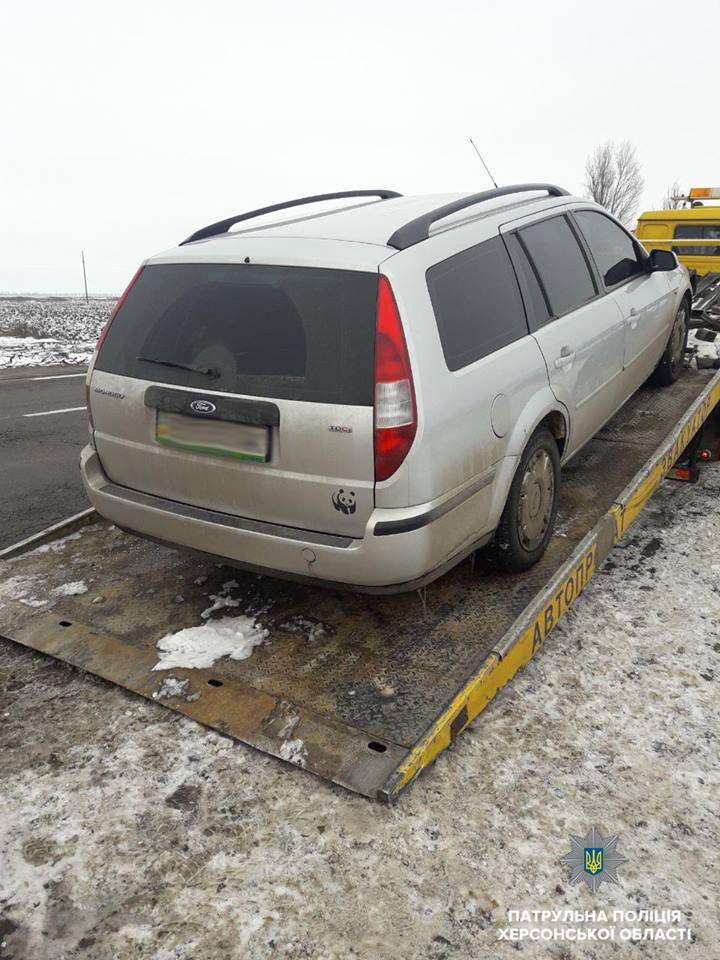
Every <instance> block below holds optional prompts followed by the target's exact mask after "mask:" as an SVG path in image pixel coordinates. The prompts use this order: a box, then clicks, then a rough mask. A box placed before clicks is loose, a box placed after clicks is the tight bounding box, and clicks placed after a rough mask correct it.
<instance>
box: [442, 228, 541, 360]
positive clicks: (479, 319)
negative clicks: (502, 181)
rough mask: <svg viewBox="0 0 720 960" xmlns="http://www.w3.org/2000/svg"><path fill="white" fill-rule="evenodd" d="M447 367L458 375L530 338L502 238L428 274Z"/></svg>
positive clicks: (479, 246) (446, 263) (482, 245)
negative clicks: (474, 363) (513, 343)
mask: <svg viewBox="0 0 720 960" xmlns="http://www.w3.org/2000/svg"><path fill="white" fill-rule="evenodd" d="M427 284H428V290H429V291H430V299H431V300H432V305H433V309H434V311H435V318H436V320H437V325H438V330H439V332H440V340H441V341H442V347H443V352H444V354H445V362H446V363H447V365H448V368H449V369H450V370H459V369H460V368H461V367H465V366H467V365H468V364H469V363H472V362H473V361H474V360H479V359H480V358H481V357H486V356H487V355H488V354H490V353H493V352H494V351H495V350H499V349H500V348H501V347H504V346H506V345H507V344H508V343H512V342H513V341H514V340H518V339H519V338H520V337H523V336H525V335H526V334H527V332H528V331H527V323H526V321H525V313H524V311H523V305H522V300H521V299H520V291H519V289H518V285H517V280H516V279H515V273H514V272H513V268H512V264H511V263H510V258H509V257H508V254H507V250H506V249H505V245H504V244H503V242H502V240H501V239H500V237H494V238H493V239H492V240H487V241H486V242H485V243H481V244H479V245H478V246H476V247H471V248H470V249H469V250H463V252H462V253H458V254H456V256H454V257H450V258H449V259H448V260H443V262H442V263H438V264H436V265H435V266H434V267H430V269H429V270H428V271H427Z"/></svg>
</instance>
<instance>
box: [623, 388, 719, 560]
mask: <svg viewBox="0 0 720 960" xmlns="http://www.w3.org/2000/svg"><path fill="white" fill-rule="evenodd" d="M718 403H720V383H718V384H716V385H715V387H713V389H712V390H711V391H710V393H708V395H707V397H705V399H704V400H703V402H702V403H701V404H700V406H699V407H698V408H697V410H696V411H695V413H694V414H693V415H692V417H691V418H690V419H689V420H688V422H687V423H686V424H685V425H684V426H683V428H682V429H681V430H680V432H679V433H678V435H677V437H676V439H675V441H674V443H673V445H672V446H671V447H670V448H669V450H667V452H666V453H664V454H663V455H662V456H661V457H660V458H659V460H657V462H656V463H655V465H654V466H653V468H652V469H651V470H650V473H649V474H648V475H647V477H645V479H644V480H643V481H642V483H641V484H640V485H639V486H638V488H637V490H634V491H633V493H632V495H631V496H630V497H629V499H628V501H627V503H625V504H619V503H616V504H613V506H612V507H611V512H612V514H613V517H614V520H615V539H614V542H615V543H617V542H618V540H619V539H620V537H621V536H622V535H623V534H624V533H625V531H626V530H627V529H628V527H630V526H631V525H632V524H633V523H634V522H635V521H636V520H637V518H638V516H639V515H640V513H641V511H642V509H643V507H644V506H645V504H646V503H647V502H648V500H649V499H650V497H652V495H653V494H654V493H655V491H656V490H657V488H658V486H659V485H660V483H661V481H662V480H663V478H664V477H665V476H667V474H668V473H669V472H670V470H672V468H673V466H674V464H675V462H676V461H677V459H678V457H679V456H680V454H681V453H682V452H683V450H684V449H685V447H686V446H687V445H688V444H689V443H690V441H691V440H692V438H693V437H694V436H695V434H696V433H697V432H698V430H699V429H700V427H701V426H702V425H703V423H704V422H705V421H706V420H707V418H708V417H709V416H710V414H711V413H712V411H713V409H714V408H715V407H716V406H717V404H718Z"/></svg>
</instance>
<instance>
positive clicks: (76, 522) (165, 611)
mask: <svg viewBox="0 0 720 960" xmlns="http://www.w3.org/2000/svg"><path fill="white" fill-rule="evenodd" d="M718 402H720V374H719V373H716V372H714V371H705V370H695V369H693V370H688V371H686V372H685V373H684V374H683V375H682V377H681V378H680V380H679V381H678V382H677V383H676V384H675V385H674V386H673V387H671V388H666V389H658V388H652V387H648V386H646V387H643V388H642V389H641V390H640V391H639V392H638V393H637V394H636V395H635V396H634V397H633V398H632V399H631V400H630V401H628V403H627V404H626V405H625V406H624V407H623V408H622V410H621V411H620V412H619V413H618V414H617V415H616V416H615V417H614V418H613V419H612V420H611V421H610V423H608V424H607V426H606V427H605V428H604V429H603V430H602V431H601V432H600V434H599V435H598V436H596V437H595V438H594V439H593V440H592V441H591V442H590V443H589V444H588V445H587V446H586V447H585V448H584V450H583V451H582V452H581V454H579V455H578V456H577V457H576V458H575V459H574V460H573V461H572V462H571V463H570V464H569V465H568V466H567V467H566V468H565V469H564V470H563V484H562V489H561V500H560V510H559V514H558V519H557V526H556V533H555V535H554V536H553V538H552V540H551V543H550V546H549V548H548V550H547V553H546V554H545V556H544V557H543V559H542V560H541V561H540V563H538V564H537V565H536V566H535V567H534V568H532V569H531V570H529V571H527V572H526V573H524V574H519V575H515V576H509V575H507V574H501V573H498V572H495V571H493V570H492V569H491V568H489V567H488V565H487V561H486V559H485V558H484V557H483V556H482V555H481V554H480V555H478V557H477V561H476V562H475V563H472V562H471V561H470V560H467V561H465V562H464V563H463V564H462V565H460V566H459V567H457V568H455V569H454V570H453V571H451V572H450V573H448V574H447V575H445V576H444V577H442V578H441V579H440V580H438V581H436V582H435V583H433V584H432V585H431V586H430V587H429V588H428V589H427V596H426V601H427V602H426V606H423V604H422V603H421V602H420V600H419V599H418V597H417V595H415V594H402V595H396V596H389V597H383V596H367V595H362V594H357V593H339V592H335V591H331V590H325V589H322V588H315V587H312V586H308V585H305V584H298V583H291V582H285V581H280V580H275V579H273V578H270V577H259V576H257V575H254V574H249V573H242V572H239V571H237V570H232V569H230V568H228V567H222V566H220V565H219V564H217V563H216V562H214V561H213V560H212V559H210V558H207V557H205V556H199V555H192V554H187V553H181V552H177V551H174V550H171V549H169V548H167V547H163V546H160V545H158V544H154V543H150V542H148V541H145V540H142V539H140V538H136V537H133V536H130V535H128V534H126V533H123V532H122V531H120V530H118V529H117V528H115V527H112V526H110V525H109V524H107V523H106V522H105V521H103V520H100V519H99V518H98V517H97V515H94V514H93V513H92V511H86V512H85V513H83V514H80V515H78V516H77V517H75V518H71V519H70V520H69V521H68V522H67V523H64V524H60V525H57V526H56V527H55V528H53V529H52V530H50V531H46V532H45V533H44V534H42V535H40V536H39V537H35V538H31V539H30V540H29V541H26V542H24V543H23V544H19V545H16V546H15V547H13V548H9V549H8V550H5V551H3V552H1V553H0V584H1V583H2V582H3V581H8V580H10V578H19V579H18V580H16V581H15V582H16V583H19V582H24V583H26V584H33V585H35V587H34V589H35V592H37V593H38V596H37V597H35V598H33V599H31V600H30V601H28V598H27V596H25V597H24V598H20V599H12V596H13V594H12V591H11V592H10V593H9V594H7V593H6V595H5V596H6V599H5V601H4V605H0V636H2V638H4V639H6V640H10V641H14V642H16V643H19V644H23V645H24V646H26V647H29V648H31V649H34V650H37V651H40V652H42V653H45V654H49V655H51V656H53V657H56V658H58V659H60V660H63V661H65V662H67V663H69V664H72V665H74V666H75V667H78V668H80V669H82V670H86V671H88V672H90V673H92V674H95V675H97V676H99V677H102V678H104V679H105V680H107V681H110V682H112V683H115V684H119V685H120V686H123V687H125V688H127V689H128V690H131V691H134V692H135V693H137V694H140V695H141V696H144V697H147V698H149V699H152V700H154V701H156V702H157V703H158V704H162V705H163V706H165V707H169V708H170V709H172V710H175V711H177V712H178V713H181V714H184V715H185V716H187V717H190V718H192V719H194V720H196V721H198V722H199V723H202V724H205V725H207V726H209V727H213V728H215V729H217V730H219V731H221V732H222V733H224V734H226V735H228V736H231V737H234V738H236V739H238V740H241V741H243V742H244V743H247V744H250V745H252V746H254V747H256V748H258V749H260V750H263V751H265V752H267V753H269V754H273V755H275V756H278V757H281V758H283V759H286V760H289V761H291V762H293V763H295V764H296V765H298V766H301V767H303V768H304V769H306V770H308V771H311V772H313V773H315V774H317V775H319V776H321V777H323V778H325V779H327V780H330V781H333V782H335V783H338V784H341V785H342V786H344V787H347V788H348V789H350V790H353V791H355V792H357V793H360V794H363V795H365V796H367V797H372V798H380V799H384V800H388V801H392V800H394V799H396V798H397V797H398V795H399V794H400V792H401V791H402V790H403V788H404V787H406V786H407V785H408V784H409V783H410V782H411V781H412V780H413V779H414V777H415V776H416V775H417V774H418V773H419V772H420V771H421V770H422V769H423V768H424V767H426V766H427V765H428V764H430V763H431V762H432V761H433V760H434V759H435V758H436V757H437V756H438V754H439V753H440V752H441V751H442V750H444V749H445V748H446V747H447V746H449V745H450V744H451V743H452V742H453V741H454V740H455V739H456V738H457V737H458V736H459V734H460V733H461V732H462V731H463V730H464V729H465V727H466V726H467V725H468V724H469V723H470V722H471V721H472V720H473V719H474V718H475V717H476V716H477V715H478V714H479V713H480V712H481V711H482V710H483V709H484V707H485V706H487V704H488V703H489V702H490V701H491V700H492V698H493V697H494V696H495V694H496V693H497V691H498V690H499V689H500V688H501V687H502V686H504V684H505V683H507V682H508V681H509V680H510V679H511V678H512V677H513V675H514V674H515V673H516V672H517V670H518V669H519V668H520V667H521V666H522V665H523V664H524V663H526V662H527V661H528V660H530V658H531V657H532V656H534V655H535V654H536V653H538V651H539V650H540V649H541V647H542V645H543V643H544V642H545V640H546V638H547V636H548V634H549V633H550V632H551V631H552V629H553V628H554V627H555V626H556V625H557V623H558V622H559V621H560V619H562V617H563V616H564V615H565V614H566V613H567V611H568V609H569V608H570V607H571V606H572V605H573V604H574V603H576V602H577V601H578V598H579V597H580V595H581V594H582V592H583V590H584V589H585V587H586V586H587V584H588V583H589V582H590V580H591V579H592V578H593V576H594V575H595V574H596V572H597V570H598V569H599V567H600V565H601V564H602V562H603V561H604V559H605V558H606V557H607V555H608V554H609V553H610V551H611V550H612V548H613V546H614V545H615V543H617V541H618V540H619V538H620V537H621V536H622V535H623V533H624V532H625V531H626V530H627V528H628V527H629V526H630V525H631V524H632V522H633V521H634V519H635V518H636V517H637V516H638V514H639V513H640V511H641V510H642V508H643V506H644V505H645V503H647V501H648V500H649V499H650V497H651V496H652V494H653V492H654V490H655V489H656V488H657V486H658V485H659V483H660V482H661V481H662V479H663V477H665V476H666V475H667V473H668V472H669V471H670V469H671V468H672V466H673V464H674V463H675V461H676V460H677V459H678V457H679V456H680V454H681V453H682V451H683V450H684V449H685V447H686V446H687V445H688V443H689V441H690V440H691V439H692V437H693V436H694V435H695V434H696V433H697V431H698V430H699V429H700V427H701V426H702V424H703V423H704V421H705V420H706V419H707V418H708V417H709V416H710V414H711V413H712V411H713V410H714V409H715V407H716V405H717V404H718ZM81 527H85V529H83V530H80V528H81ZM76 531H77V532H78V533H79V536H77V537H72V536H71V537H70V538H69V539H62V540H60V539H59V538H64V537H67V535H68V534H72V533H74V532H76ZM203 578H206V579H203ZM229 580H235V581H236V582H237V586H236V587H232V588H231V594H232V598H233V600H237V601H238V603H239V605H237V606H233V607H232V608H231V609H230V610H229V611H223V610H219V612H220V613H221V614H222V613H226V612H230V613H231V614H233V615H236V614H240V613H247V614H249V615H252V616H257V618H258V619H259V621H260V622H261V624H262V625H263V626H264V627H265V628H266V629H267V630H268V634H269V635H268V639H267V640H266V642H264V643H263V644H262V645H260V646H259V647H257V648H256V649H255V650H254V652H253V653H252V655H251V656H250V657H249V658H248V659H246V660H239V661H235V660H231V659H228V658H227V657H226V658H224V659H222V660H219V661H217V662H216V663H215V665H214V666H212V667H211V668H209V669H206V670H203V669H180V668H174V669H171V670H166V671H155V670H153V667H155V665H156V664H157V662H158V659H159V655H158V650H157V648H156V643H157V641H158V640H159V639H160V638H162V637H164V636H166V635H168V634H170V633H174V632H177V631H178V630H181V629H182V628H184V627H190V626H197V625H199V624H200V623H202V622H203V621H202V619H201V613H202V612H203V610H205V609H206V608H208V607H209V606H210V605H211V600H212V596H218V595H227V592H228V588H226V589H225V591H224V592H223V587H222V585H223V584H224V583H226V582H227V581H229ZM68 581H71V582H83V583H85V584H87V585H89V589H88V590H87V592H84V593H77V595H68V593H67V584H68ZM8 596H9V597H10V599H7V597H8ZM98 598H100V599H98ZM209 598H210V599H209ZM29 603H31V604H34V605H28V604H29ZM581 655H582V654H581V653H578V654H577V656H581ZM168 677H171V678H174V680H176V681H178V683H176V684H168V683H166V682H165V681H166V680H167V678H168ZM185 681H186V682H185Z"/></svg>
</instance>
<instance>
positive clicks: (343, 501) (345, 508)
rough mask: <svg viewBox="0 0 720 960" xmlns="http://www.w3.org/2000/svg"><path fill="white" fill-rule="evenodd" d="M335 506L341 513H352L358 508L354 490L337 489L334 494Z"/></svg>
mask: <svg viewBox="0 0 720 960" xmlns="http://www.w3.org/2000/svg"><path fill="white" fill-rule="evenodd" d="M332 502H333V506H334V507H335V509H336V510H339V511H340V513H344V514H350V513H355V511H356V510H357V501H356V500H355V491H354V490H343V489H342V488H341V489H340V490H336V491H335V493H334V494H333V495H332Z"/></svg>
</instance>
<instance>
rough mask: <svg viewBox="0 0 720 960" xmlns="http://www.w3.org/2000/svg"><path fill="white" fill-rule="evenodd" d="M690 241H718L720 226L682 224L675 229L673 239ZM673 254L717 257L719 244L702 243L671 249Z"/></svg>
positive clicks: (719, 254)
mask: <svg viewBox="0 0 720 960" xmlns="http://www.w3.org/2000/svg"><path fill="white" fill-rule="evenodd" d="M678 237H683V238H688V239H692V240H720V224H717V223H707V224H701V223H684V224H682V225H680V226H677V227H675V238H676V239H677V238H678ZM673 250H674V251H675V253H677V254H679V255H680V256H685V257H719V256H720V244H718V245H717V246H715V245H714V244H712V243H702V244H697V245H693V246H682V247H673Z"/></svg>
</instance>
